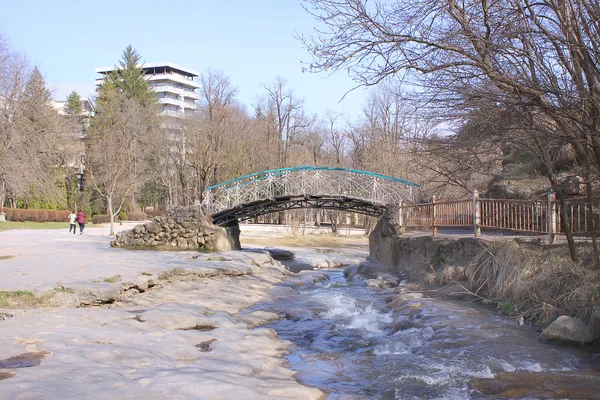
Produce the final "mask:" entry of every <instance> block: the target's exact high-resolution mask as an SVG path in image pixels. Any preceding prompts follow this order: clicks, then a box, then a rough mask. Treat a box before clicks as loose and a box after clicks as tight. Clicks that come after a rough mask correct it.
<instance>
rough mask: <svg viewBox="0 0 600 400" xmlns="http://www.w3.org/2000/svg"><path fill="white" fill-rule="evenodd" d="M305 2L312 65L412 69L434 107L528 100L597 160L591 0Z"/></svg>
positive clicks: (396, 72)
mask: <svg viewBox="0 0 600 400" xmlns="http://www.w3.org/2000/svg"><path fill="white" fill-rule="evenodd" d="M306 4H307V9H308V10H309V12H311V13H312V14H313V15H314V16H315V17H316V18H317V19H318V20H319V21H320V22H321V23H322V24H323V28H322V29H321V30H320V31H319V33H318V34H317V36H316V37H314V38H306V39H305V40H304V43H305V44H306V45H307V47H308V48H309V50H310V51H311V52H312V54H313V55H314V60H313V64H312V66H313V67H314V68H313V69H314V70H317V71H319V70H332V69H333V70H336V69H340V68H344V69H346V68H348V69H349V70H350V71H351V73H353V74H354V77H355V78H356V79H357V80H358V81H359V82H360V83H361V84H364V85H373V84H376V83H378V82H381V81H382V80H383V79H385V78H386V77H388V76H396V77H401V78H403V79H411V80H412V81H413V82H415V83H419V84H420V85H422V86H423V87H424V88H425V89H426V90H425V95H426V96H427V98H428V99H429V100H430V101H432V102H435V103H436V104H437V106H438V107H439V106H444V107H454V108H456V109H460V108H463V109H465V108H467V109H468V107H469V104H472V103H473V102H474V101H476V100H480V101H483V100H485V101H491V102H496V103H502V104H506V105H508V104H510V105H514V106H518V107H526V108H529V109H530V110H531V111H533V112H535V113H541V114H543V115H545V116H546V117H547V118H548V120H549V121H552V123H553V124H555V125H556V127H557V129H556V132H560V136H561V140H562V141H563V142H566V143H569V144H571V145H572V146H573V147H574V148H575V150H576V151H577V153H578V155H579V157H580V158H581V159H582V160H584V164H585V165H588V166H589V167H590V168H593V170H594V171H595V172H596V173H598V171H599V170H600V135H599V134H600V128H599V127H600V69H599V68H598V65H599V64H600V52H599V51H598V49H600V25H599V24H598V22H597V21H598V18H597V16H598V14H599V13H600V4H599V3H598V2H597V1H588V0H566V1H558V2H553V1H549V2H537V3H532V2H530V1H517V0H502V1H499V2H487V1H483V2H472V1H468V2H458V1H456V0H451V1H440V0H417V1H412V2H400V1H392V2H384V1H373V2H370V3H367V1H365V0H343V1H338V0H322V1H321V0H306ZM588 207H589V208H590V210H589V211H590V214H591V213H593V204H591V203H589V204H588ZM592 230H595V227H592ZM572 257H573V258H576V256H575V255H574V254H572ZM596 258H597V261H598V264H600V257H596Z"/></svg>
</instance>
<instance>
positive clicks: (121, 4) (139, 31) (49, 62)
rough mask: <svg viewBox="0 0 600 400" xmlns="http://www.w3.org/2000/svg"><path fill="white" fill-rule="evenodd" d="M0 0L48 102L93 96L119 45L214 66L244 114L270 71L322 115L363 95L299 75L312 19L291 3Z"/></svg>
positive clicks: (354, 108)
mask: <svg viewBox="0 0 600 400" xmlns="http://www.w3.org/2000/svg"><path fill="white" fill-rule="evenodd" d="M2 3H3V4H2V6H1V7H0V8H1V10H2V11H1V14H0V32H2V33H3V34H4V35H5V36H7V37H8V39H9V41H10V42H11V43H12V44H13V45H14V46H15V47H16V48H17V49H18V50H20V51H21V52H23V53H25V54H26V55H27V57H28V58H29V60H30V62H31V63H32V64H34V65H37V66H38V68H39V69H40V71H41V72H42V74H43V75H44V77H45V78H46V81H47V82H48V83H49V86H50V87H51V88H53V89H54V97H55V99H56V100H61V99H64V98H65V97H66V95H67V94H68V93H70V92H71V91H73V90H76V91H77V92H78V93H79V94H80V95H82V96H84V97H88V96H93V94H94V79H95V78H97V77H98V76H96V73H95V72H94V69H95V68H97V67H105V66H111V65H117V64H118V61H119V59H120V58H121V55H122V51H123V49H124V48H125V47H126V46H127V45H128V44H131V45H132V46H133V47H134V48H135V49H136V50H137V52H138V53H139V54H140V55H141V56H142V60H143V61H145V62H163V61H169V62H172V63H174V64H178V65H181V66H184V67H188V68H192V69H195V70H197V71H199V72H205V71H208V70H209V69H213V70H221V71H223V72H224V73H225V74H226V75H227V76H229V77H230V81H231V83H232V84H233V85H234V86H235V87H237V89H238V96H237V99H238V100H239V101H240V102H241V103H242V104H244V105H246V107H247V109H248V110H249V111H250V112H251V111H252V105H253V104H254V102H255V101H256V98H257V96H259V95H263V94H264V93H265V89H264V88H265V86H268V85H270V84H271V83H272V82H273V81H274V80H275V78H276V77H283V78H285V79H287V81H288V84H289V87H290V88H292V89H293V90H294V91H295V94H296V96H298V97H301V98H304V104H305V106H306V108H307V110H308V111H309V112H310V113H317V114H319V115H321V116H324V115H325V113H326V112H327V111H328V110H332V111H334V112H335V113H345V114H346V115H347V117H348V118H349V119H354V118H356V116H357V115H358V114H359V113H360V110H361V108H362V104H363V101H364V99H365V97H366V94H367V92H366V90H365V89H362V88H359V89H357V90H354V91H352V92H350V93H348V94H347V95H346V96H345V98H344V99H343V100H342V98H343V97H344V95H345V94H346V93H347V92H348V91H349V90H350V89H352V88H354V87H355V86H356V84H355V83H354V82H353V81H352V80H351V79H350V78H349V77H348V76H347V74H346V73H345V72H340V73H335V74H327V73H318V74H316V73H310V72H302V64H301V62H308V63H310V61H311V58H310V54H309V53H308V51H307V50H306V49H304V48H303V45H302V43H301V42H300V41H299V40H298V39H296V38H295V37H294V36H295V35H300V34H310V33H311V32H312V31H313V29H314V26H315V25H316V22H315V20H314V19H313V17H312V16H310V15H309V14H308V13H307V12H306V11H305V10H304V9H303V8H302V5H301V3H300V0H253V1H250V0H220V1H209V0H179V1H165V0H161V1H154V0H146V1H137V0H135V1H131V0H121V1H114V0H104V1H101V2H90V1H75V0H61V1H48V0H21V1H8V0H6V1H3V2H2Z"/></svg>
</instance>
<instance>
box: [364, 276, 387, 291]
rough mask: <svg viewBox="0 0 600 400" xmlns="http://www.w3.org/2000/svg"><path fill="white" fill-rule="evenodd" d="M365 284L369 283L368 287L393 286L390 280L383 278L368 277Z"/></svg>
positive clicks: (381, 287) (382, 287)
mask: <svg viewBox="0 0 600 400" xmlns="http://www.w3.org/2000/svg"><path fill="white" fill-rule="evenodd" d="M365 285H367V286H368V287H374V288H378V289H385V288H389V287H391V284H390V283H389V282H386V281H385V280H383V279H381V278H377V279H367V280H366V281H365Z"/></svg>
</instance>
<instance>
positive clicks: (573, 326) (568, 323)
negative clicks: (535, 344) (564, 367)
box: [540, 315, 594, 344]
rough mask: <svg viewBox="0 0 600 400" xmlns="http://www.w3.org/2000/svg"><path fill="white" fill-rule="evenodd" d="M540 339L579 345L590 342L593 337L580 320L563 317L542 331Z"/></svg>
mask: <svg viewBox="0 0 600 400" xmlns="http://www.w3.org/2000/svg"><path fill="white" fill-rule="evenodd" d="M540 339H545V340H557V341H561V342H573V343H580V344H581V343H590V342H592V341H593V340H594V335H593V333H592V331H591V329H590V327H589V326H588V325H587V324H586V323H585V322H583V321H582V320H581V319H579V318H573V317H568V316H566V315H563V316H561V317H558V318H557V319H556V320H555V321H554V322H552V323H551V324H550V325H549V326H548V327H547V328H546V329H544V330H543V331H542V333H541V334H540Z"/></svg>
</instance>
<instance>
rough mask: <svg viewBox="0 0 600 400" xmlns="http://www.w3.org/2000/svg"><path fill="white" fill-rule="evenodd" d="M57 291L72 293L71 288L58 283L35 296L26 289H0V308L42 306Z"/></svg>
mask: <svg viewBox="0 0 600 400" xmlns="http://www.w3.org/2000/svg"><path fill="white" fill-rule="evenodd" d="M58 292H64V293H74V291H73V289H71V288H65V287H63V286H60V285H59V286H56V287H55V288H54V289H52V290H49V291H47V292H45V293H43V294H41V295H37V296H36V295H35V294H33V292H30V291H28V290H15V291H12V292H11V291H0V308H19V309H29V308H36V307H44V306H46V304H45V303H46V301H47V300H48V299H50V298H51V297H52V296H53V295H54V294H56V293H58Z"/></svg>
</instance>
